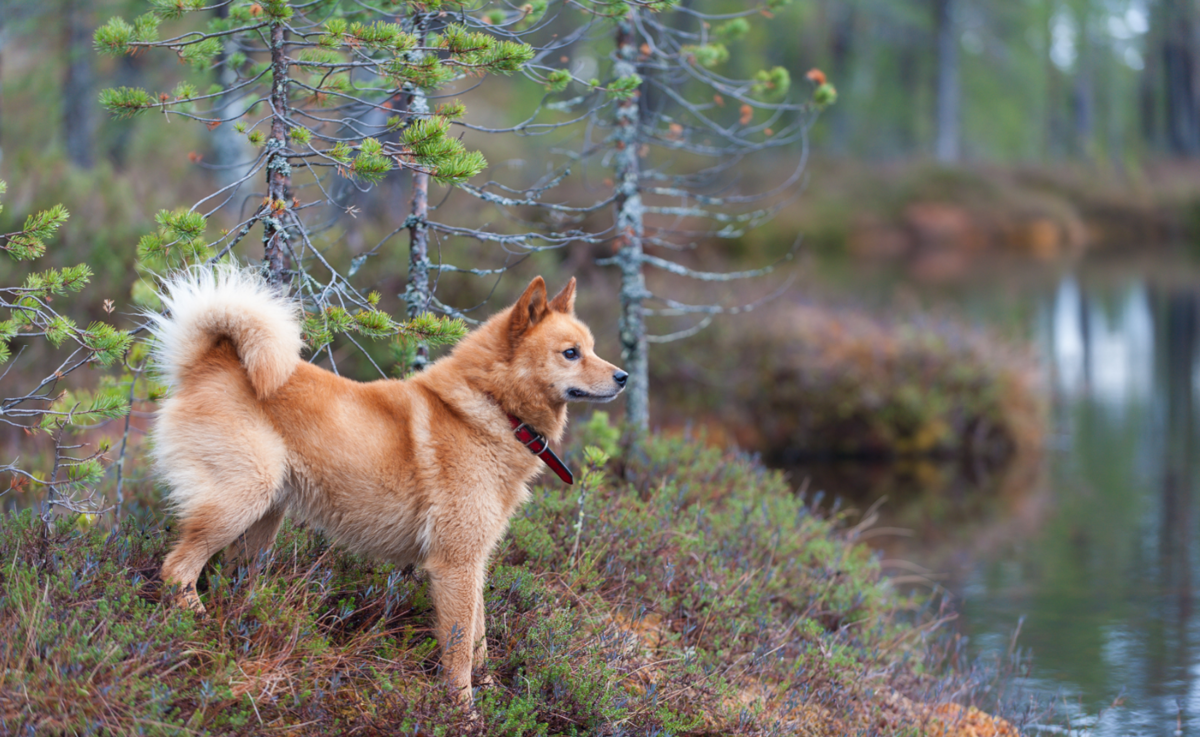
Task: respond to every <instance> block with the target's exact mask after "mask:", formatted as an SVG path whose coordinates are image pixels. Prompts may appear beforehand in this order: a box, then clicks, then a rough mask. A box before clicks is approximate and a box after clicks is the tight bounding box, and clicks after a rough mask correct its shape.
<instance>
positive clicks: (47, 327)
mask: <svg viewBox="0 0 1200 737" xmlns="http://www.w3.org/2000/svg"><path fill="white" fill-rule="evenodd" d="M6 190H7V185H6V184H5V183H4V182H2V181H0V195H3V194H4V192H5V191H6ZM68 216H69V215H68V212H67V209H66V208H65V207H63V206H62V205H55V206H54V207H52V208H50V209H48V210H44V211H42V212H38V213H35V214H33V215H30V216H29V217H28V218H27V219H26V220H25V225H24V227H23V228H21V230H18V231H14V232H11V233H5V234H2V235H0V250H2V251H4V252H5V253H6V254H7V255H8V257H9V258H10V259H12V260H13V261H36V260H37V259H39V258H41V257H43V256H44V255H45V253H46V243H47V241H49V240H50V239H51V238H53V237H54V235H55V234H56V233H57V232H58V230H59V229H60V228H61V227H62V226H63V224H64V223H66V221H67V218H68ZM91 276H92V270H91V269H90V268H89V267H88V265H87V264H78V265H76V266H68V267H64V268H61V269H45V270H43V271H36V272H33V273H30V274H29V275H28V276H26V277H25V280H24V281H23V282H20V283H18V284H13V285H0V317H3V318H5V319H3V320H0V365H2V366H3V368H2V369H0V378H3V377H6V376H8V374H9V373H10V372H12V371H13V370H14V368H17V369H18V373H17V374H16V376H17V377H21V376H25V375H28V373H29V370H30V369H35V368H36V367H37V366H38V365H49V366H52V368H51V369H50V370H49V372H48V373H46V374H45V375H44V376H42V378H40V379H36V380H34V381H33V383H32V386H26V387H24V388H21V389H18V388H17V387H16V386H15V382H14V381H6V382H4V386H5V387H6V388H5V390H4V391H2V392H0V422H3V423H5V424H7V425H9V426H11V427H17V428H21V429H22V430H23V431H24V432H26V433H27V434H30V435H47V436H49V437H50V438H51V441H52V443H53V453H52V457H51V458H50V459H49V460H48V461H47V462H45V463H43V464H42V465H40V466H39V464H38V459H37V457H36V456H35V457H34V458H33V459H25V460H24V461H23V460H22V459H21V458H14V459H11V460H8V461H5V462H3V465H0V473H3V474H5V475H7V481H8V488H7V489H4V490H0V496H3V495H5V494H13V493H21V492H23V491H25V490H33V491H45V496H44V502H43V507H42V514H43V518H44V519H46V520H49V519H50V516H51V513H52V512H53V510H54V509H56V508H62V509H66V510H68V511H71V512H78V513H87V514H95V513H98V512H101V511H103V510H104V508H105V504H104V498H103V496H102V495H100V494H98V493H97V491H96V487H97V484H98V483H99V482H100V480H101V479H102V478H103V477H104V475H105V466H104V464H103V463H102V461H103V460H104V454H105V452H106V451H107V448H106V447H105V446H104V445H101V446H100V447H99V448H97V449H95V450H94V451H93V452H91V453H83V454H82V455H80V454H79V453H81V452H82V451H83V450H84V449H85V448H86V447H87V446H85V445H83V444H82V443H79V442H75V441H73V440H72V435H73V434H74V433H75V432H76V431H78V430H80V429H82V428H85V427H87V426H89V425H93V424H95V423H97V422H100V421H102V420H108V419H113V418H117V417H121V416H124V415H126V414H127V412H128V409H129V404H128V402H127V400H126V396H127V388H128V387H125V386H122V385H121V383H120V382H119V381H118V380H116V379H115V378H114V377H111V376H107V377H105V379H103V380H102V381H101V382H100V384H99V386H98V387H97V388H96V389H95V390H92V391H85V390H81V389H69V390H61V389H60V388H59V385H60V382H62V381H63V380H64V379H65V378H66V377H67V376H68V375H69V374H71V373H73V372H75V371H77V370H78V369H80V368H82V367H84V366H88V365H99V366H112V365H113V364H116V363H118V362H120V361H121V360H122V359H123V358H124V357H125V355H126V352H127V349H128V348H129V346H130V343H131V341H132V336H130V335H129V333H127V332H124V331H122V330H118V329H117V328H115V327H113V326H112V325H109V324H107V323H104V322H93V323H91V324H89V325H88V326H86V327H83V326H80V325H78V324H76V322H75V321H74V320H73V319H71V318H70V317H69V316H67V315H66V314H64V312H63V311H62V308H61V307H60V306H59V305H57V304H55V302H56V300H61V301H66V298H67V297H69V296H70V295H75V294H78V293H79V292H81V291H82V290H83V289H84V287H86V286H87V284H88V281H89V280H90V279H91ZM39 344H48V345H39ZM51 348H52V349H53V351H51V350H50V349H51ZM14 351H15V355H14ZM26 351H29V353H30V354H31V355H33V356H35V357H37V358H43V360H42V361H37V360H36V358H35V361H28V360H27V361H25V365H24V366H21V367H20V368H18V364H20V363H21V358H22V357H23V356H25V352H26ZM48 352H49V353H58V354H62V353H65V354H66V355H65V357H60V358H55V359H54V360H53V362H51V363H49V364H47V363H46V362H45V360H44V354H46V353H48ZM26 358H28V357H26ZM4 364H7V365H4ZM22 369H24V371H22ZM38 373H40V372H37V373H34V375H35V376H37V375H38Z"/></svg>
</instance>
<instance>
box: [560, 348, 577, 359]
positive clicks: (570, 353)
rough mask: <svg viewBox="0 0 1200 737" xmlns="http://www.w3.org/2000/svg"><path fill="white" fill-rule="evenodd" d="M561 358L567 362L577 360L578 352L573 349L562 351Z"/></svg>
mask: <svg viewBox="0 0 1200 737" xmlns="http://www.w3.org/2000/svg"><path fill="white" fill-rule="evenodd" d="M563 358H565V359H567V360H568V361H574V360H576V359H577V358H579V351H578V350H576V349H574V348H568V349H566V350H565V351H563Z"/></svg>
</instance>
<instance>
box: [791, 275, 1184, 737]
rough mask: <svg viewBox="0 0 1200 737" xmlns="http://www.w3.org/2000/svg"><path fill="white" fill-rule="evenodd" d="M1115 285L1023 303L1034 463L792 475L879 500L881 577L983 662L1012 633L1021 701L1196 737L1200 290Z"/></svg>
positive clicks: (1102, 722)
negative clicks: (1040, 433) (1041, 393)
mask: <svg viewBox="0 0 1200 737" xmlns="http://www.w3.org/2000/svg"><path fill="white" fill-rule="evenodd" d="M1113 271H1114V270H1109V272H1108V273H1107V274H1102V275H1099V276H1097V275H1088V276H1084V277H1075V276H1069V277H1065V278H1063V279H1062V280H1061V281H1059V282H1058V283H1051V284H1043V285H1041V286H1037V287H1033V288H1032V289H1030V290H1028V291H1027V292H1026V293H1022V294H1020V295H1019V297H1018V299H1019V300H1020V301H1022V303H1023V304H1025V305H1026V306H1027V307H1028V309H1026V310H1025V314H1026V315H1031V316H1029V317H1027V318H1026V322H1027V324H1028V325H1029V328H1030V334H1031V335H1032V336H1033V339H1034V340H1035V342H1036V343H1037V345H1038V346H1039V349H1040V350H1039V352H1040V353H1041V355H1042V357H1043V360H1044V364H1045V366H1046V370H1047V375H1046V382H1047V385H1048V388H1049V391H1050V394H1051V397H1052V403H1051V404H1052V409H1051V413H1050V414H1051V425H1052V427H1051V434H1050V439H1049V443H1048V445H1049V447H1048V448H1047V451H1046V454H1045V457H1044V458H1043V459H1041V460H1040V461H1039V462H1036V463H1018V464H1016V465H1015V466H1014V467H1012V468H1008V469H1005V470H1003V471H1002V472H1000V473H991V474H989V473H986V472H973V471H972V469H969V468H968V469H961V468H954V467H940V466H936V465H933V464H919V463H918V464H910V465H908V466H906V467H903V468H897V467H894V466H892V467H886V466H880V467H861V466H855V465H853V464H849V465H846V466H843V467H840V468H830V467H825V468H821V469H808V470H804V469H799V470H797V471H794V473H796V474H804V473H809V472H811V474H812V478H813V480H814V483H818V484H820V485H821V486H823V488H827V489H830V490H833V489H842V490H849V491H850V492H854V491H857V492H858V493H857V494H854V493H851V496H853V497H855V498H856V499H858V500H859V502H858V504H859V505H865V504H869V503H870V502H871V501H872V500H873V499H877V498H878V497H880V496H883V495H885V494H886V495H887V496H888V497H889V499H888V501H887V502H886V503H885V504H884V507H883V509H884V510H885V513H884V521H883V522H881V523H880V526H879V529H878V530H877V535H876V536H875V537H874V538H872V540H871V542H872V543H873V544H876V545H879V546H880V547H881V548H882V549H883V550H884V556H885V559H886V560H885V566H886V567H888V568H889V569H890V571H891V572H892V573H893V574H896V575H897V576H898V577H899V580H901V581H904V582H907V583H909V584H913V585H918V586H938V587H944V588H945V589H948V590H949V591H950V592H952V594H953V595H954V597H955V598H956V600H957V602H956V603H957V608H958V610H959V612H960V617H959V619H958V621H957V622H955V624H954V626H956V627H958V628H959V630H960V631H961V632H963V633H964V634H966V635H967V636H969V637H970V649H971V650H972V651H973V652H974V653H976V654H981V653H989V652H990V653H997V652H998V653H1005V652H1008V651H1009V650H1010V647H1011V645H1012V642H1013V635H1014V632H1015V631H1016V630H1017V629H1018V626H1019V635H1018V637H1017V639H1016V645H1017V647H1019V648H1023V649H1025V650H1026V651H1029V652H1031V654H1032V669H1031V671H1030V675H1029V677H1028V678H1023V679H1021V680H1020V681H1019V685H1020V686H1023V687H1025V688H1027V689H1030V690H1032V691H1034V692H1036V693H1038V694H1040V695H1041V696H1042V697H1043V698H1050V697H1052V698H1053V699H1055V700H1056V701H1057V709H1058V712H1059V714H1058V716H1059V721H1062V720H1069V723H1070V727H1071V729H1072V731H1075V732H1077V733H1079V734H1093V735H1136V734H1144V735H1152V734H1153V735H1164V734H1184V735H1187V734H1192V735H1200V602H1198V601H1197V597H1198V596H1200V494H1198V492H1200V462H1198V461H1197V460H1196V458H1197V452H1196V451H1197V432H1198V431H1197V427H1198V425H1197V416H1196V412H1197V405H1198V404H1200V403H1198V402H1197V392H1198V391H1200V280H1192V279H1190V278H1188V277H1187V276H1185V275H1181V273H1182V272H1180V271H1176V272H1174V273H1170V272H1169V273H1167V274H1162V273H1160V274H1158V275H1149V274H1146V273H1144V272H1143V273H1140V274H1139V272H1138V269H1133V268H1128V269H1127V268H1122V269H1118V270H1115V272H1116V273H1115V274H1114V273H1113ZM997 291H1000V290H997ZM1008 299H1010V300H1011V299H1012V297H1011V295H1010V296H1009V297H1008ZM993 307H994V304H993V305H989V307H988V308H982V307H980V306H979V305H976V309H977V311H979V312H986V311H987V309H992V308H993ZM967 308H968V310H970V309H971V305H970V304H968V305H967ZM1177 730H1178V731H1177Z"/></svg>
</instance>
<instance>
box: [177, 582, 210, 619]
mask: <svg viewBox="0 0 1200 737" xmlns="http://www.w3.org/2000/svg"><path fill="white" fill-rule="evenodd" d="M173 603H174V604H175V606H177V607H179V608H180V609H190V610H191V611H193V612H195V614H196V616H198V617H203V616H204V615H205V614H208V610H207V609H205V608H204V602H202V601H200V595H199V594H197V593H196V589H195V588H194V587H191V586H188V587H187V588H186V589H184V590H183V591H182V592H180V593H179V594H178V595H177V596H176V597H175V599H174V602H173Z"/></svg>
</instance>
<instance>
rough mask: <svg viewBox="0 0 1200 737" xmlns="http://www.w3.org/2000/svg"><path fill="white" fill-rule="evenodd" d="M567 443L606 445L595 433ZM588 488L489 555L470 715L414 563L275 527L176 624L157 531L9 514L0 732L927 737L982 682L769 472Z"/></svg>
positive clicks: (934, 627) (589, 429)
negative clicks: (273, 536)
mask: <svg viewBox="0 0 1200 737" xmlns="http://www.w3.org/2000/svg"><path fill="white" fill-rule="evenodd" d="M581 434H582V435H584V436H587V437H586V440H587V441H588V442H589V443H591V444H592V445H599V446H605V445H608V446H610V447H608V448H607V450H610V451H611V450H614V448H612V447H611V446H612V443H613V440H614V436H613V433H612V430H611V428H609V427H608V426H607V424H606V423H605V422H604V420H603V419H602V418H598V419H595V420H594V421H593V422H591V423H590V424H589V425H587V426H586V427H585V428H584V429H583V432H582V433H581ZM572 456H573V457H574V458H576V459H581V458H582V457H583V454H582V453H581V452H578V449H575V452H573V453H572ZM591 457H592V458H595V455H594V454H593V455H592V456H591ZM593 471H594V474H593V476H592V483H590V484H588V487H590V492H589V493H588V494H586V495H582V496H581V494H580V488H581V487H580V486H575V487H564V486H562V485H560V484H558V483H557V482H554V483H551V484H548V485H547V486H543V487H539V488H537V489H535V491H534V494H533V499H532V501H531V502H530V503H529V504H528V505H527V506H526V507H525V508H524V509H523V511H522V512H521V513H520V514H519V515H518V517H517V518H516V519H514V521H513V524H512V527H511V530H510V532H509V534H508V535H507V537H506V538H505V540H504V542H503V543H502V545H501V547H500V549H499V550H498V551H497V554H496V555H495V557H494V560H493V564H492V567H491V571H490V576H489V579H488V585H487V593H486V601H487V618H488V621H487V625H488V637H489V647H490V658H489V660H488V662H487V663H486V665H485V670H486V671H487V674H488V675H490V676H491V681H492V682H491V685H488V686H482V687H479V688H477V689H476V713H475V714H472V713H471V711H470V710H468V709H466V708H464V707H462V706H459V705H458V704H457V703H456V701H455V699H453V698H452V697H451V695H450V694H449V693H448V692H447V691H446V690H445V688H444V687H443V686H442V685H441V681H440V679H439V677H438V673H437V665H436V663H437V660H436V648H435V644H434V643H433V641H432V640H431V639H430V635H429V627H430V615H431V606H430V602H429V599H428V595H427V587H426V583H425V582H424V580H423V577H422V575H421V574H420V573H419V572H418V573H416V574H415V575H414V574H413V573H412V572H409V571H403V570H398V569H396V568H394V567H392V566H389V565H381V564H377V563H373V562H371V561H368V560H364V559H362V558H358V557H355V556H352V555H349V554H347V553H345V552H344V551H341V550H340V549H338V548H336V547H330V545H329V543H328V542H327V541H326V540H325V539H324V538H323V537H322V536H320V535H318V534H316V533H314V532H312V531H309V530H306V529H303V528H299V527H295V526H292V525H290V524H289V525H287V526H286V527H285V529H284V531H283V532H282V534H281V535H280V537H279V540H278V542H277V545H276V548H275V551H274V555H273V557H272V558H271V559H270V560H269V561H267V562H264V566H265V570H264V571H263V572H261V573H259V574H257V575H250V574H248V573H247V572H246V571H245V570H237V571H233V570H228V569H222V568H221V566H220V565H213V566H211V567H210V568H209V569H208V570H207V574H206V576H204V577H202V579H201V581H202V589H201V594H202V597H203V599H204V601H205V603H206V605H207V607H208V610H209V615H208V616H206V617H195V616H193V614H191V613H190V612H187V611H182V610H179V609H175V608H172V607H169V606H167V605H165V604H164V603H163V598H164V597H163V592H162V590H161V587H160V585H159V584H158V582H157V572H158V568H159V566H160V564H161V561H162V558H163V555H164V553H165V552H166V550H167V549H168V547H169V543H170V541H171V539H172V532H171V531H170V529H169V527H166V526H164V525H163V524H162V523H161V522H159V521H156V518H153V517H152V516H151V517H149V518H147V519H149V520H150V521H142V522H141V523H135V522H133V521H127V522H126V524H124V525H122V526H121V527H120V529H119V530H116V531H106V530H102V529H99V528H98V526H97V527H89V526H87V525H84V524H81V523H80V522H79V521H78V520H76V519H69V518H62V519H60V520H58V521H56V522H55V523H54V524H53V525H51V526H50V527H47V526H45V525H44V524H43V523H42V522H41V520H40V519H38V518H37V517H36V516H35V515H34V514H32V513H31V512H29V511H25V512H22V513H16V514H10V515H8V516H6V517H4V518H3V521H2V525H3V529H2V531H0V664H2V667H3V675H2V679H0V733H4V734H161V735H171V734H263V733H265V731H266V730H271V732H272V733H274V732H278V733H280V734H419V735H468V734H470V735H484V734H487V735H514V736H515V735H539V734H540V735H560V734H562V735H566V734H576V735H583V734H596V735H717V734H789V735H791V734H813V735H834V734H837V735H841V734H854V733H863V734H868V733H870V734H874V733H883V734H890V733H896V734H910V735H912V734H918V733H922V732H928V731H930V730H933V731H934V732H935V733H939V734H940V733H941V732H940V731H939V730H941V729H942V726H941V725H940V723H939V722H938V721H937V719H938V718H939V716H938V715H941V717H940V718H941V719H942V721H943V722H944V721H945V714H947V713H949V712H947V709H948V708H950V707H946V706H945V705H942V708H941V710H940V711H934V710H933V709H930V708H926V707H927V706H930V707H932V706H937V705H939V704H941V702H943V701H946V700H947V699H946V698H945V697H944V695H947V694H954V699H953V700H954V701H956V702H958V703H961V704H962V705H963V706H969V705H971V701H972V699H973V698H974V697H975V696H977V695H978V694H982V693H983V692H984V691H985V690H986V686H987V685H988V684H987V683H986V682H984V681H982V680H980V679H979V677H978V676H977V675H970V676H968V675H965V674H964V673H962V672H959V671H956V670H954V669H951V668H949V667H948V666H946V665H945V664H946V663H947V662H950V660H952V659H953V658H954V657H957V654H958V653H959V652H960V650H958V649H956V646H955V641H954V638H952V637H948V636H943V635H939V631H940V630H939V624H940V623H941V622H943V621H944V620H945V612H940V613H939V611H937V610H936V608H935V607H933V605H932V604H931V602H929V601H926V600H925V599H923V598H921V597H918V596H910V595H904V594H901V593H899V592H898V591H897V590H896V589H895V588H894V587H893V586H892V585H891V584H890V583H889V581H888V579H887V578H885V577H884V576H882V575H881V573H880V566H879V560H878V556H877V555H876V554H874V553H872V551H870V550H869V549H868V548H866V547H864V546H862V545H860V544H856V543H855V535H856V533H857V532H858V531H857V530H855V529H854V528H852V527H849V526H848V524H846V523H847V522H850V521H853V520H846V519H844V518H841V517H832V518H831V517H829V516H824V515H820V514H816V513H814V511H813V510H812V508H811V507H810V506H809V505H807V504H806V502H805V500H804V499H801V498H798V497H797V496H795V495H794V494H793V493H792V491H791V490H790V489H789V488H788V486H787V484H786V482H785V480H784V478H783V477H782V476H781V475H780V474H778V473H776V472H772V471H769V470H767V469H765V468H764V467H762V466H761V465H759V464H757V463H756V462H754V461H753V460H751V459H749V458H748V457H746V456H743V455H739V454H734V453H729V452H723V451H720V450H715V449H712V448H706V447H704V446H703V445H702V444H701V443H698V442H694V441H690V440H686V439H683V438H678V437H674V438H672V437H665V436H664V437H654V438H651V440H650V441H649V443H648V445H647V447H646V451H645V454H644V455H643V456H642V457H640V458H638V459H635V460H632V461H627V462H615V461H614V462H610V463H609V464H608V466H607V467H606V468H603V469H600V468H596V469H593ZM618 479H622V480H618ZM581 507H582V512H583V514H582V517H581V516H580V509H581ZM581 519H582V522H580V520H581ZM205 581H207V587H206V588H205V587H204V585H203V584H204V582H205ZM481 675H483V674H477V676H476V682H477V683H479V682H480V681H481V678H480V676H481ZM981 706H985V707H987V706H994V704H981ZM963 713H966V712H963ZM930 719H932V720H933V721H929V720H930Z"/></svg>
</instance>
